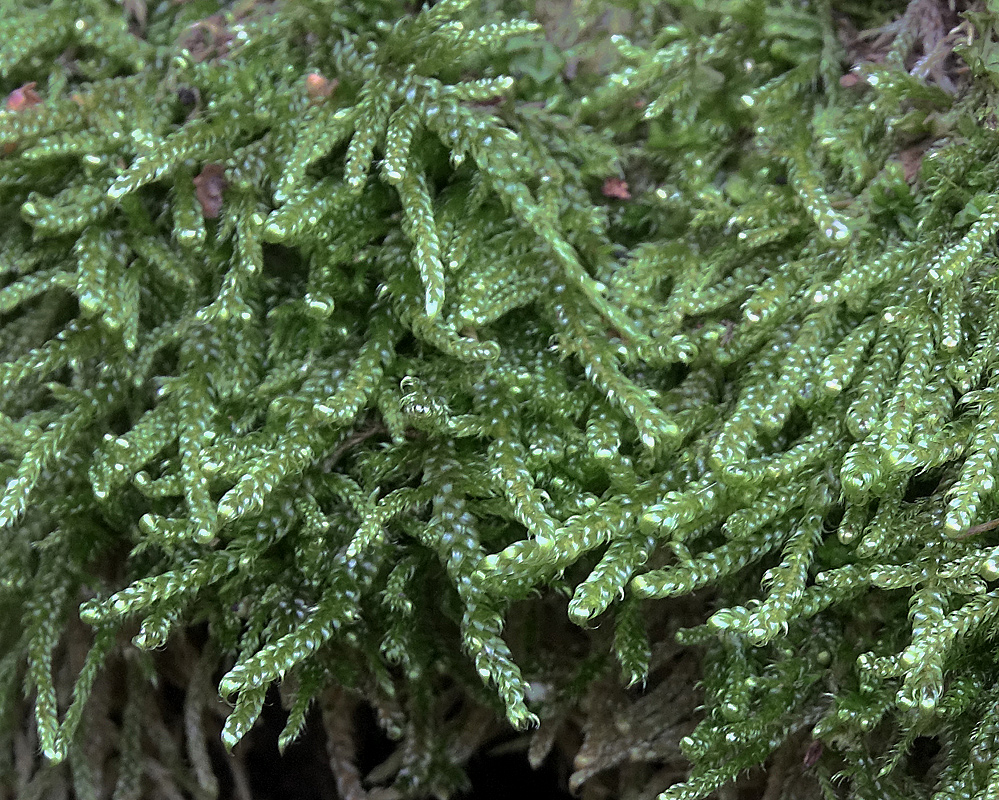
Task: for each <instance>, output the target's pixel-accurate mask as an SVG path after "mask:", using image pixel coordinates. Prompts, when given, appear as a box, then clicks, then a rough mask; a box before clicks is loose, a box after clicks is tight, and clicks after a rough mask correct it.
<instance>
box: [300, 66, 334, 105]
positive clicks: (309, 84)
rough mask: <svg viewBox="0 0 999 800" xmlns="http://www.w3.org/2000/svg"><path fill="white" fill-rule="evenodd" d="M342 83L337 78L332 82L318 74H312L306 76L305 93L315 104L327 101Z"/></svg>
mask: <svg viewBox="0 0 999 800" xmlns="http://www.w3.org/2000/svg"><path fill="white" fill-rule="evenodd" d="M339 83H340V81H338V80H337V79H336V78H334V79H333V80H330V79H329V78H327V77H326V76H324V75H322V74H320V73H318V72H310V73H309V74H308V75H306V76H305V91H306V94H308V95H309V99H310V100H312V101H313V102H317V101H319V100H325V99H326V98H327V97H329V96H330V95H331V94H333V92H334V91H335V90H336V87H337V85H339Z"/></svg>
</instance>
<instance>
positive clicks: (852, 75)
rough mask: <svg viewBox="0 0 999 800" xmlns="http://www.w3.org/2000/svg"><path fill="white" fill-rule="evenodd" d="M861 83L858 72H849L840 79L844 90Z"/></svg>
mask: <svg viewBox="0 0 999 800" xmlns="http://www.w3.org/2000/svg"><path fill="white" fill-rule="evenodd" d="M858 83H860V76H859V75H858V74H857V73H856V72H848V73H846V75H843V76H842V77H841V78H840V79H839V85H840V86H842V87H843V88H844V89H849V88H851V87H852V86H856V85H857V84H858Z"/></svg>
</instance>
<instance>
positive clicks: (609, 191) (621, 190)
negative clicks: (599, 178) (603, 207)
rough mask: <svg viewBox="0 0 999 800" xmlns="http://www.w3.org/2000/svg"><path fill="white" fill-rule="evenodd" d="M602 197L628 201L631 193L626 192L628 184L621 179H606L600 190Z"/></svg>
mask: <svg viewBox="0 0 999 800" xmlns="http://www.w3.org/2000/svg"><path fill="white" fill-rule="evenodd" d="M600 191H601V192H602V193H603V196H604V197H614V198H617V199H618V200H630V199H631V192H629V191H628V182H627V181H625V180H622V179H621V178H608V179H607V180H605V181H604V185H603V188H601V190H600Z"/></svg>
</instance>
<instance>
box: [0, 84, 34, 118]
mask: <svg viewBox="0 0 999 800" xmlns="http://www.w3.org/2000/svg"><path fill="white" fill-rule="evenodd" d="M37 85H38V84H37V83H36V82H35V81H32V82H31V83H26V84H24V86H22V87H21V88H20V89H15V90H14V91H13V92H11V93H10V94H9V95H7V104H6V105H7V110H8V111H24V109H26V108H31V107H32V106H37V105H38V104H39V103H40V102H42V98H41V97H40V96H39V94H38V92H36V91H35V87H36V86H37Z"/></svg>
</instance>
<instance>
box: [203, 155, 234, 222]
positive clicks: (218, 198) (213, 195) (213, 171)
mask: <svg viewBox="0 0 999 800" xmlns="http://www.w3.org/2000/svg"><path fill="white" fill-rule="evenodd" d="M228 185H229V184H228V182H227V181H226V179H225V168H224V167H223V166H222V165H221V164H205V166H204V167H203V168H202V170H201V172H200V173H199V174H198V175H197V176H196V177H195V179H194V187H195V188H194V194H195V196H196V197H197V198H198V202H199V203H200V204H201V213H202V214H204V215H205V219H218V217H219V214H221V213H222V192H223V191H225V188H226V186H228Z"/></svg>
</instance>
